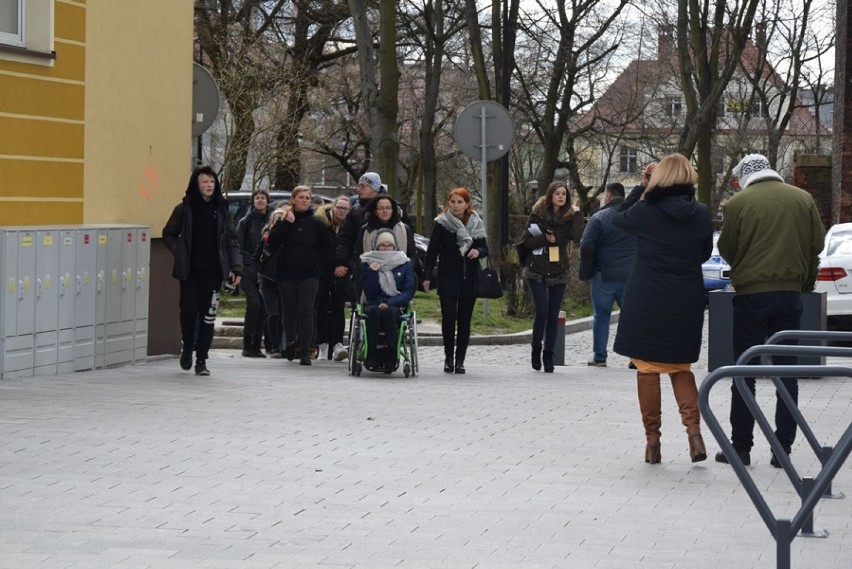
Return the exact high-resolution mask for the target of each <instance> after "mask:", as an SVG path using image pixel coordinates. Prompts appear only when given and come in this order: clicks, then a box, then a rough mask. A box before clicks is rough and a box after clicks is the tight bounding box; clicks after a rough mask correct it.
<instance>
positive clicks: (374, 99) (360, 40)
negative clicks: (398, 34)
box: [348, 0, 381, 168]
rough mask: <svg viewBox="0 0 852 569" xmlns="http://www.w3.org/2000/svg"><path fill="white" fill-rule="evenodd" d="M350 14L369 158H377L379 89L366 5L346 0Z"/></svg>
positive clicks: (360, 1) (355, 0)
mask: <svg viewBox="0 0 852 569" xmlns="http://www.w3.org/2000/svg"><path fill="white" fill-rule="evenodd" d="M348 3H349V10H350V11H351V12H352V22H353V25H354V27H355V43H356V44H357V45H358V67H359V68H360V70H361V77H362V81H361V97H362V99H363V104H362V106H363V108H364V109H365V110H366V112H367V122H368V123H369V125H370V135H371V136H370V156H378V154H379V140H380V139H381V136H380V132H379V118H378V108H379V105H378V99H379V89H378V86H377V85H376V57H375V50H374V49H373V33H372V30H371V29H370V23H369V22H368V21H367V5H366V2H365V1H364V0H348ZM364 164H365V165H366V167H368V168H369V164H370V159H369V157H366V158H365V160H364Z"/></svg>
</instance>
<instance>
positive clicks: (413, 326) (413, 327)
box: [408, 312, 420, 377]
mask: <svg viewBox="0 0 852 569" xmlns="http://www.w3.org/2000/svg"><path fill="white" fill-rule="evenodd" d="M409 324H410V326H409V327H408V334H409V344H408V352H409V356H410V359H411V377H414V376H415V375H417V374H418V373H420V366H419V362H418V359H417V313H416V312H412V313H411V318H410V320H409Z"/></svg>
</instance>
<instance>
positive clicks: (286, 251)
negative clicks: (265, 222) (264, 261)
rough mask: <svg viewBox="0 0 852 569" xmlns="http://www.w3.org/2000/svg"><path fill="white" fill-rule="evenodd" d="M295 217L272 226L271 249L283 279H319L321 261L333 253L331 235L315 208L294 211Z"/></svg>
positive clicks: (270, 234) (279, 277)
mask: <svg viewBox="0 0 852 569" xmlns="http://www.w3.org/2000/svg"><path fill="white" fill-rule="evenodd" d="M293 216H294V217H295V220H294V221H293V222H292V223H291V222H289V221H285V220H281V221H279V222H277V223H276V224H275V225H273V226H272V229H270V230H269V235H268V236H267V243H268V245H269V251H270V252H271V253H272V254H273V255H274V254H276V253H277V252H278V250H279V249H280V253H278V254H279V255H280V257H279V259H278V264H277V268H278V273H277V277H278V280H279V281H285V280H300V279H306V278H319V277H320V274H321V272H322V271H321V260H322V259H324V258H326V257H328V256H329V255H331V254H332V246H331V236H330V235H329V232H328V229H327V228H326V226H325V225H323V223H322V221H320V220H319V219H317V218H316V216H314V210H313V209H308V210H306V211H302V212H296V211H293Z"/></svg>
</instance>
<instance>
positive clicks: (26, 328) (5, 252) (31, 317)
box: [0, 230, 35, 379]
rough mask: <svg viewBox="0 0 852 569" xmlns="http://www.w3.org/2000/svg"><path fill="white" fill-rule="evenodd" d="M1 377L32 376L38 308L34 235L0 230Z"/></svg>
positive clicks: (24, 231)
mask: <svg viewBox="0 0 852 569" xmlns="http://www.w3.org/2000/svg"><path fill="white" fill-rule="evenodd" d="M0 247H2V248H0V253H2V258H0V272H2V279H3V281H2V284H3V291H2V300H0V377H2V378H9V379H11V378H16V377H29V376H31V375H33V365H34V361H35V358H34V337H33V332H34V329H35V305H34V301H33V287H32V276H33V274H34V273H35V242H34V232H33V231H30V230H7V231H0Z"/></svg>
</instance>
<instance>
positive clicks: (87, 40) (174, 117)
mask: <svg viewBox="0 0 852 569" xmlns="http://www.w3.org/2000/svg"><path fill="white" fill-rule="evenodd" d="M30 5H31V6H32V7H33V10H34V11H33V13H32V14H28V15H30V16H33V15H34V16H36V17H37V18H38V22H39V23H40V24H41V28H42V30H41V31H46V32H49V31H50V26H49V25H47V24H48V23H49V20H50V17H49V11H48V9H47V8H45V6H47V7H49V6H50V2H49V1H47V0H32V2H31V4H30ZM52 6H53V24H54V25H53V47H52V49H53V51H55V54H56V57H55V59H53V60H50V59H46V58H43V57H42V58H40V57H34V56H28V55H27V54H23V55H20V54H15V53H9V51H8V50H7V51H0V133H2V136H0V225H47V224H79V223H134V224H146V225H150V226H151V227H152V236H153V237H159V236H160V230H161V229H162V226H163V224H164V223H165V221H166V219H167V218H168V215H169V213H170V212H171V210H172V208H173V207H174V205H175V204H176V203H177V202H178V200H179V199H180V198H181V197H182V195H183V192H184V190H185V188H186V182H187V179H188V178H189V173H190V156H191V150H192V146H191V145H192V140H191V137H190V133H191V119H192V34H193V20H192V18H193V0H145V1H144V2H139V1H138V0H53V4H52ZM28 29H29V28H28ZM48 35H49V34H48ZM40 51H42V52H47V51H50V48H47V49H44V48H43V49H41V50H40Z"/></svg>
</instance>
